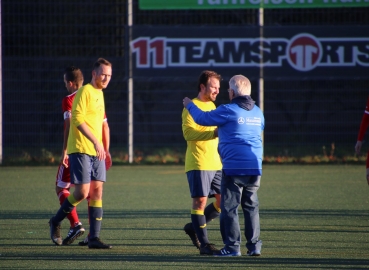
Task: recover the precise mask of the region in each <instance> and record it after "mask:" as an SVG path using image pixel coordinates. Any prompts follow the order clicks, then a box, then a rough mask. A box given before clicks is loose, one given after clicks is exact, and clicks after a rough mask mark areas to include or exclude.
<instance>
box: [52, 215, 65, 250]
mask: <svg viewBox="0 0 369 270" xmlns="http://www.w3.org/2000/svg"><path fill="white" fill-rule="evenodd" d="M49 226H50V238H51V241H53V243H54V244H55V245H57V246H60V245H61V244H62V243H63V240H62V237H61V234H60V224H55V223H54V221H53V218H50V220H49Z"/></svg>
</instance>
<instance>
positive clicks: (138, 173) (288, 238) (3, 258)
mask: <svg viewBox="0 0 369 270" xmlns="http://www.w3.org/2000/svg"><path fill="white" fill-rule="evenodd" d="M55 174H56V168H55V167H0V190H1V203H0V268H1V269H241V268H242V269H367V268H369V234H368V232H369V223H368V221H369V211H368V209H369V202H368V201H369V187H368V186H367V184H366V181H365V166H363V165H360V166H357V165H313V166H308V165H306V166H297V165H265V166H264V175H263V177H262V182H261V188H260V190H259V199H260V219H261V239H262V240H263V249H262V256H261V257H247V256H242V257H233V258H213V257H209V256H205V257H204V256H200V255H199V253H198V251H197V250H196V248H195V247H193V246H192V245H191V242H190V240H189V238H188V236H187V235H186V234H185V233H184V232H183V231H182V228H183V225H184V224H185V223H186V222H188V221H189V220H190V214H189V213H190V207H191V199H190V197H189V191H188V186H187V180H186V177H185V174H184V172H183V166H132V167H130V166H122V167H119V166H116V167H112V169H111V170H110V171H109V172H108V182H107V184H106V185H105V190H104V200H103V206H104V219H103V226H102V231H101V238H102V239H103V240H104V241H105V242H107V243H109V244H112V245H113V246H114V247H113V249H111V250H89V249H88V248H86V247H79V246H78V245H77V244H76V243H73V244H72V245H71V246H60V247H57V246H55V245H53V244H52V243H51V240H50V239H49V227H48V224H47V222H48V220H49V218H50V217H51V216H52V215H53V213H55V212H56V211H57V209H58V205H59V204H58V200H57V197H56V195H55V192H54V185H55V184H54V178H55ZM78 211H79V213H80V217H81V220H82V222H84V224H85V225H86V226H87V228H88V225H87V224H88V222H87V204H86V203H85V202H83V203H81V205H80V206H78ZM241 218H242V215H241ZM241 226H243V221H242V220H241ZM68 227H69V226H68V223H67V222H64V223H63V228H62V232H63V234H64V235H66V233H67V230H68ZM208 230H209V239H210V240H211V241H212V242H213V243H215V244H216V245H217V246H218V247H222V242H221V237H220V233H219V221H218V220H215V221H213V222H212V223H209V224H208ZM244 243H245V242H244V239H243V244H242V253H243V255H244V254H245V252H246V249H245V246H244Z"/></svg>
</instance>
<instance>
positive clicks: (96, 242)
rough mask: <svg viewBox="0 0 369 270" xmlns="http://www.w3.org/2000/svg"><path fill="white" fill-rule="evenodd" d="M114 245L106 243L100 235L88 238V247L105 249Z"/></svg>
mask: <svg viewBox="0 0 369 270" xmlns="http://www.w3.org/2000/svg"><path fill="white" fill-rule="evenodd" d="M112 247H113V246H111V245H107V244H104V243H103V242H102V241H101V240H100V238H99V237H95V238H92V239H89V240H88V248H103V249H109V248H112Z"/></svg>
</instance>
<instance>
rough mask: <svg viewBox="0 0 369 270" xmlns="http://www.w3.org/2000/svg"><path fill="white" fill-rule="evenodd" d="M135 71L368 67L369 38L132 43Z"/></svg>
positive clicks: (149, 40) (306, 36)
mask: <svg viewBox="0 0 369 270" xmlns="http://www.w3.org/2000/svg"><path fill="white" fill-rule="evenodd" d="M130 45H131V48H132V52H133V54H134V55H135V63H136V68H140V69H144V68H167V67H260V65H262V66H264V67H281V66H282V65H283V64H285V63H288V64H289V65H290V66H291V67H292V68H293V69H295V70H298V71H302V72H305V71H310V70H313V69H315V68H316V67H344V66H346V67H350V66H364V67H369V37H366V38H355V37H346V38H342V37H340V38H317V37H315V36H313V35H311V34H308V33H301V34H298V35H295V36H293V37H292V38H291V39H286V38H263V39H260V38H232V39H230V38H223V39H222V38H217V39H214V38H208V39H207V38H166V37H155V38H149V37H139V38H137V39H135V40H133V41H132V42H131V44H130Z"/></svg>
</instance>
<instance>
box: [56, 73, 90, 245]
mask: <svg viewBox="0 0 369 270" xmlns="http://www.w3.org/2000/svg"><path fill="white" fill-rule="evenodd" d="M64 83H65V87H66V88H67V91H68V92H69V95H68V96H66V97H64V98H63V101H62V110H63V117H64V139H63V151H62V156H61V162H60V164H59V168H58V172H57V174H56V187H55V191H56V194H57V196H58V198H59V202H60V205H62V204H63V202H64V200H65V199H66V198H67V197H68V196H69V195H70V192H69V189H70V186H71V184H70V172H69V162H68V155H67V142H68V135H69V127H70V118H71V111H72V103H73V99H74V97H75V95H76V91H77V90H78V88H80V87H81V86H82V84H83V74H82V71H81V70H80V69H79V68H77V67H74V66H70V67H67V68H66V69H65V71H64ZM67 218H68V220H69V222H70V230H69V232H68V235H67V237H66V238H65V239H64V240H63V242H62V244H63V245H70V244H72V243H73V241H74V240H75V239H77V238H78V237H79V236H81V235H83V233H84V232H85V229H84V228H83V227H82V223H81V222H80V221H79V218H78V214H77V209H76V208H75V209H73V211H71V212H70V213H69V214H68V215H67Z"/></svg>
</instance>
